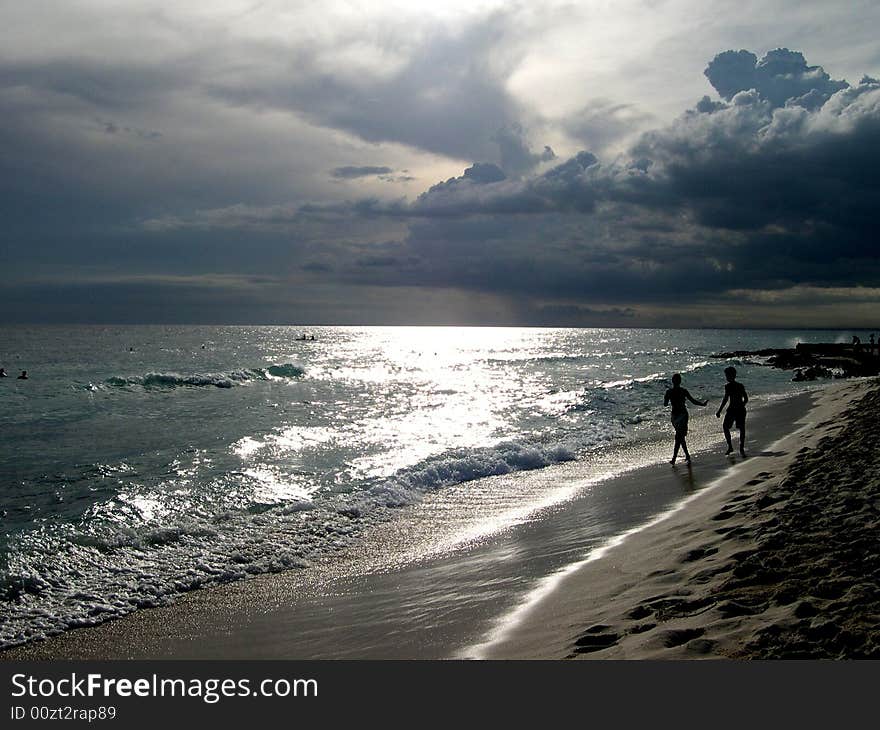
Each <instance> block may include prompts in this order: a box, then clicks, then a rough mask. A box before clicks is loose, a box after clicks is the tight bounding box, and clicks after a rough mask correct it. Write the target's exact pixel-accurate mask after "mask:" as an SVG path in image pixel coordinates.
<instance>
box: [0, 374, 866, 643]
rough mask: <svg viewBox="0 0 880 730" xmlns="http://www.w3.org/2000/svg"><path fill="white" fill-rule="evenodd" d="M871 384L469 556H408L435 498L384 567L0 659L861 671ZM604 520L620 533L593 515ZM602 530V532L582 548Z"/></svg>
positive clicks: (515, 523)
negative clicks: (474, 661) (784, 663)
mask: <svg viewBox="0 0 880 730" xmlns="http://www.w3.org/2000/svg"><path fill="white" fill-rule="evenodd" d="M872 387H873V386H872V383H871V381H866V380H861V381H851V382H845V383H843V382H842V383H834V384H832V385H829V386H827V387H826V388H824V389H821V390H819V391H815V392H814V393H813V394H812V395H802V396H797V397H795V398H789V399H785V400H783V401H781V402H779V403H777V404H774V405H771V406H768V407H766V408H764V409H759V410H756V411H755V412H754V413H753V416H752V417H751V421H750V426H751V430H750V434H751V435H750V442H749V443H750V446H752V447H753V448H750V456H749V458H747V459H744V460H743V459H740V458H739V457H738V456H736V457H731V458H728V457H724V456H723V453H722V449H721V448H720V443H719V440H718V438H719V435H718V434H717V433H715V430H713V437H712V438H713V439H714V440H707V441H705V442H703V443H702V444H701V445H698V444H699V443H700V442H699V441H698V440H696V439H695V442H696V443H695V444H694V445H692V448H695V449H696V453H695V461H694V466H693V468H692V469H688V468H686V467H684V466H683V465H679V466H678V467H676V468H675V469H670V467H669V465H668V464H665V463H655V464H654V465H652V466H649V467H644V468H639V469H635V470H634V471H629V472H627V473H624V474H621V475H619V476H617V477H614V478H612V479H608V480H605V481H602V482H600V483H597V484H592V485H590V486H589V487H588V488H583V487H580V488H578V489H573V492H572V494H573V496H571V497H569V498H566V499H561V500H560V501H559V502H558V503H555V504H552V505H551V506H549V507H547V508H546V509H544V510H543V511H540V512H539V513H536V514H535V515H532V516H530V517H529V518H527V519H521V520H520V519H514V520H511V524H510V525H509V526H508V527H506V528H505V529H503V530H500V531H499V532H497V533H495V534H492V535H490V536H488V537H485V538H483V539H477V540H474V541H473V544H467V543H463V544H461V545H458V546H457V547H455V548H454V549H451V550H441V549H438V548H437V546H436V545H434V546H431V545H429V544H428V543H425V542H424V541H423V542H422V544H421V546H420V547H418V548H414V547H413V544H412V538H413V537H414V536H422V537H424V536H425V535H427V534H429V533H430V525H431V523H432V521H433V520H434V518H435V517H436V516H437V515H439V514H442V513H443V512H445V511H446V510H447V506H446V504H445V503H444V499H446V496H445V495H444V494H443V493H438V494H437V495H436V496H435V498H434V499H433V500H429V501H427V502H426V504H425V505H423V506H422V507H421V508H420V509H419V510H413V511H412V515H411V517H410V518H407V519H406V520H402V521H395V522H394V523H393V524H389V525H388V526H385V527H380V528H379V529H386V530H391V531H393V532H394V533H395V534H396V535H398V536H399V541H400V543H401V545H402V547H401V552H400V563H399V565H397V566H395V567H393V568H389V567H388V555H387V554H385V555H382V556H377V555H371V554H370V553H369V551H358V550H351V551H347V552H346V553H344V554H343V555H342V556H341V558H340V559H338V560H335V561H331V562H329V563H327V564H326V565H318V566H314V569H313V570H309V571H289V572H287V573H282V574H278V575H268V576H261V577H258V578H255V579H252V580H248V581H242V582H238V583H233V584H230V585H226V586H220V587H217V588H213V589H208V590H201V591H195V592H193V593H192V594H189V595H187V596H185V597H184V598H183V599H182V600H179V601H177V602H175V603H174V604H173V605H170V606H167V607H162V608H157V609H150V610H143V611H137V612H135V613H134V614H131V615H129V616H126V617H123V618H122V619H119V620H115V621H110V622H107V623H104V624H101V625H98V626H94V627H87V628H82V629H76V630H72V631H67V632H64V633H63V634H61V635H58V636H55V637H51V638H50V639H48V640H46V641H41V642H32V643H29V644H26V645H23V646H19V647H15V648H12V649H10V650H8V651H5V652H3V653H2V654H0V658H3V659H59V658H70V659H74V658H79V659H82V658H94V659H98V658H148V657H161V658H213V659H219V658H230V659H231V658H273V659H280V658H303V659H305V658H348V659H357V658H390V659H403V658H427V659H430V658H435V659H451V658H488V659H496V658H540V659H563V658H573V657H585V658H633V659H637V658H683V657H701V658H719V657H738V658H746V657H808V656H809V657H812V656H822V657H850V656H853V657H854V656H870V655H872V654H873V653H876V651H877V649H876V647H877V644H876V643H875V639H874V638H873V636H872V632H874V631H875V628H874V627H875V626H876V624H877V618H878V616H877V600H878V597H877V593H878V592H877V589H876V586H875V585H874V584H875V583H876V570H877V565H876V555H877V537H876V528H877V494H876V490H877V487H876V484H875V482H876V480H873V479H871V478H868V477H867V476H866V475H867V474H869V473H870V469H871V464H872V463H873V461H872V460H873V459H874V458H875V457H874V453H875V452H876V439H877V438H878V434H877V430H876V427H875V425H874V423H873V420H872V413H873V411H874V409H875V408H876V407H877V404H878V401H880V391H877V390H872ZM712 421H713V422H714V419H712ZM872 439H874V441H872ZM662 448H663V450H664V452H665V449H666V448H667V444H666V443H665V442H664V443H663V444H662ZM584 468H585V467H584V465H582V464H579V463H571V464H568V465H563V466H562V467H560V468H559V469H555V470H544V471H543V472H536V473H531V474H529V473H520V474H516V475H511V476H509V477H505V478H503V479H501V480H496V481H492V480H486V485H485V489H484V490H483V493H482V496H480V493H479V490H476V489H474V487H473V486H471V487H468V489H469V493H471V494H473V495H474V499H475V500H477V501H475V502H474V507H475V511H479V509H480V505H479V504H478V500H480V499H497V494H498V490H499V489H504V490H507V492H508V493H509V494H510V495H511V497H512V498H514V499H515V498H516V494H517V491H516V490H524V489H531V490H537V491H539V492H541V493H546V492H547V491H548V490H550V488H551V487H552V486H554V485H556V486H558V484H557V481H558V480H560V478H562V481H563V483H568V484H571V485H576V484H577V483H578V481H577V480H578V479H579V478H581V477H582V472H583V470H584ZM593 468H595V465H593ZM871 489H873V490H874V491H873V492H870V493H869V491H868V490H871ZM612 500H613V501H612ZM611 504H614V505H615V510H618V511H620V514H616V515H615V519H616V520H617V521H616V522H609V517H608V515H607V514H601V513H602V510H606V511H607V509H608V506H609V505H611ZM622 507H625V509H622ZM594 523H595V524H596V525H598V524H601V525H603V529H604V530H605V532H591V530H593V528H594ZM462 527H463V529H465V528H467V525H466V524H465V523H463V524H462ZM368 542H369V541H368ZM382 542H383V543H384V544H387V543H388V541H387V540H384V541H382ZM872 561H873V562H872ZM343 563H345V568H346V570H345V571H343V572H344V575H343V574H342V573H341V572H340V570H339V568H340V566H341V565H342V564H343ZM353 566H356V570H354V572H355V573H357V577H352V567H353Z"/></svg>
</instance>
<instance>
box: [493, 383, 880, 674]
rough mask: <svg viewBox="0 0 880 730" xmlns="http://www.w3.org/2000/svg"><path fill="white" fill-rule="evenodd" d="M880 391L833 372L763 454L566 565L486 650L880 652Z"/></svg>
mask: <svg viewBox="0 0 880 730" xmlns="http://www.w3.org/2000/svg"><path fill="white" fill-rule="evenodd" d="M878 407H880V390H878V389H877V388H876V385H874V384H870V383H869V382H866V381H860V382H854V383H845V384H834V385H832V386H829V387H828V388H827V389H826V390H825V391H823V393H822V395H821V396H820V397H819V400H818V404H817V407H816V408H815V409H814V410H813V411H812V412H811V414H810V416H809V418H808V419H806V421H805V423H804V424H803V425H802V426H801V427H800V428H799V429H798V430H797V431H795V432H794V433H792V434H790V435H789V436H787V437H785V438H783V439H781V440H780V441H778V442H777V443H775V444H774V445H773V448H772V453H770V454H768V455H767V456H766V458H761V459H753V460H747V461H745V462H744V463H742V464H740V465H739V466H737V467H736V468H735V469H734V470H732V472H731V473H729V474H728V475H726V476H725V477H724V478H723V479H721V480H720V481H719V483H717V484H715V485H713V487H712V489H710V490H707V491H706V492H704V493H703V494H701V495H699V497H698V498H697V499H695V500H694V501H693V503H692V504H689V505H688V506H687V508H686V509H683V510H681V511H679V512H676V513H675V514H673V515H671V516H670V517H669V518H668V519H665V520H663V521H661V522H659V523H658V524H656V525H654V526H652V527H650V528H648V529H645V530H643V531H641V532H639V533H637V534H635V535H632V536H631V537H630V538H629V539H627V540H626V541H625V542H624V543H623V544H622V545H620V546H618V547H613V548H611V549H610V550H608V552H607V554H605V555H604V556H603V557H602V558H601V559H599V560H595V561H592V562H589V563H587V564H584V565H583V566H582V567H581V568H580V569H578V570H577V571H575V572H573V573H571V574H570V575H568V576H566V577H565V578H564V579H563V580H562V581H561V582H560V584H559V585H558V586H557V587H556V589H555V590H554V591H553V592H552V593H550V594H549V595H547V596H545V597H544V598H543V599H542V600H541V601H540V602H538V603H536V604H535V605H534V606H532V607H530V608H529V609H528V610H527V611H523V612H521V615H520V616H518V620H517V621H516V623H515V624H513V625H507V626H505V627H503V630H502V631H500V632H499V634H498V635H497V636H496V637H495V641H494V642H493V643H492V644H491V645H489V646H486V647H484V649H483V651H482V654H481V655H482V656H483V657H485V658H494V659H499V658H506V659H511V658H545V659H561V658H594V659H682V658H699V657H702V658H736V659H771V658H780V659H782V658H784V659H805V658H810V659H819V658H822V659H844V658H867V657H877V656H880V631H878V626H880V590H878V587H877V586H878V577H880V557H878V556H880V539H878V535H880V530H878V528H880V479H878V476H877V465H878V458H880V457H878V454H880V451H878V445H880V426H878V422H877V418H876V412H877V409H878Z"/></svg>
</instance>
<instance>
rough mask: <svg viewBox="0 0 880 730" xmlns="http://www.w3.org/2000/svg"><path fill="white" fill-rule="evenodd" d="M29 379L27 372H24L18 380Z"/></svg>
mask: <svg viewBox="0 0 880 730" xmlns="http://www.w3.org/2000/svg"><path fill="white" fill-rule="evenodd" d="M27 379H28V376H27V370H22V371H21V375H19V376H18V380H27Z"/></svg>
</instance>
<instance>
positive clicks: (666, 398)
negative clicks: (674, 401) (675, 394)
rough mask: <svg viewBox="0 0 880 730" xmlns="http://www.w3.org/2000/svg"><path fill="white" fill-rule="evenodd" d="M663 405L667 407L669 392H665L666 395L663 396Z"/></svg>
mask: <svg viewBox="0 0 880 730" xmlns="http://www.w3.org/2000/svg"><path fill="white" fill-rule="evenodd" d="M663 405H664V406H668V405H669V391H668V390H667V391H666V395H664V396H663Z"/></svg>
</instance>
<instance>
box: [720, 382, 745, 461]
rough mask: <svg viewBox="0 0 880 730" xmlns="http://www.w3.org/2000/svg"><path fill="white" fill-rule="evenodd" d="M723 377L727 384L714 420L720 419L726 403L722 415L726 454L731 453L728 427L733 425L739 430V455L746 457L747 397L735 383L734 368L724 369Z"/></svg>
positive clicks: (743, 389) (739, 384)
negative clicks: (724, 411) (725, 410)
mask: <svg viewBox="0 0 880 730" xmlns="http://www.w3.org/2000/svg"><path fill="white" fill-rule="evenodd" d="M724 377H725V378H727V383H726V384H725V385H724V400H722V401H721V405H720V406H718V411H717V412H716V413H715V417H716V418H721V411H723V410H724V406H725V405H727V403H728V401H729V402H730V405H729V406H727V413H725V414H724V438H725V440H726V441H727V453H728V454H732V453H733V443H732V442H731V440H730V427H731V426H732V425H733V424H734V423H735V424H736V427H737V429H739V453H740V454H742V455H743V456H745V455H746V403H748V402H749V395H748V393H746V389H745V386H744V385H743V384H742V383H740V382H737V379H736V368H735V367H733V366H732V365H731V366H730V367H728V368H724Z"/></svg>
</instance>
